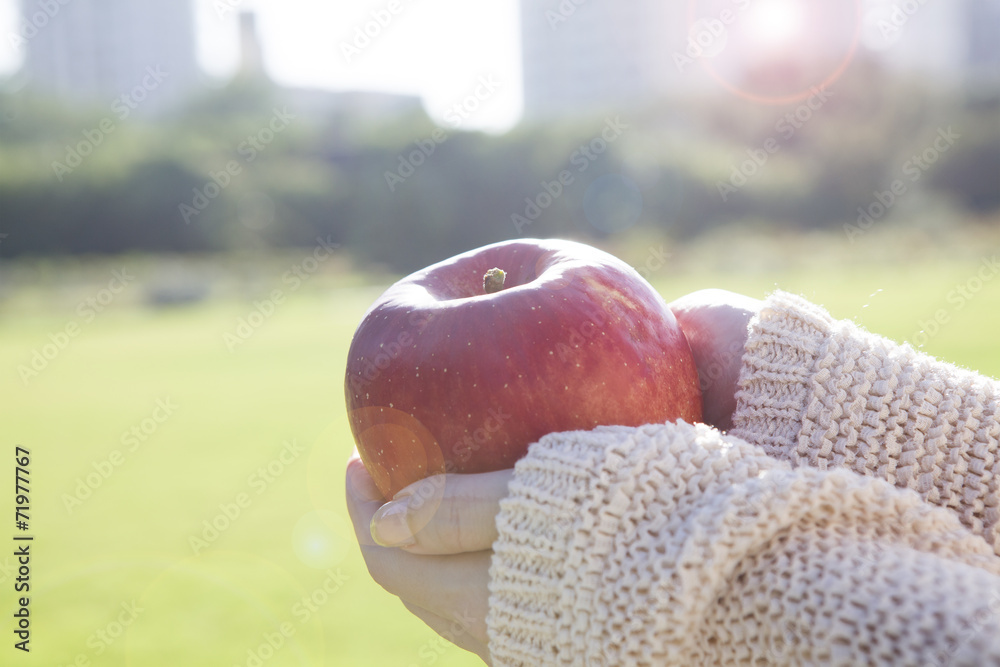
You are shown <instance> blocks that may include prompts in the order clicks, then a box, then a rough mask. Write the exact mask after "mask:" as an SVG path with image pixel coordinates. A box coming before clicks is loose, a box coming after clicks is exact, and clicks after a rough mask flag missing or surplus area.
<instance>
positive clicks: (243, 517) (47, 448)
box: [0, 245, 1000, 667]
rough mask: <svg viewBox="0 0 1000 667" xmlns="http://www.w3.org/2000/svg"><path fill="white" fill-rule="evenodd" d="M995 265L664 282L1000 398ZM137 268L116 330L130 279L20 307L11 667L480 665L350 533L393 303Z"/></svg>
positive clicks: (5, 332)
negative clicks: (376, 332) (19, 613)
mask: <svg viewBox="0 0 1000 667" xmlns="http://www.w3.org/2000/svg"><path fill="white" fill-rule="evenodd" d="M993 248H996V246H995V245H994V246H993ZM989 250H990V248H987V247H982V248H972V249H971V250H970V251H969V252H968V253H966V254H965V255H963V256H960V257H958V256H952V257H951V258H950V259H932V258H930V257H924V258H923V259H916V260H910V261H906V262H898V261H893V262H879V261H874V260H871V261H854V262H822V261H815V262H808V261H805V262H796V263H791V264H788V265H784V266H770V267H769V266H760V265H757V266H749V265H747V266H742V267H735V266H717V265H711V264H710V263H705V264H702V265H697V264H696V263H695V262H688V263H687V264H685V265H684V266H683V270H680V269H676V270H668V269H664V270H662V271H659V272H652V273H651V278H652V280H653V282H654V283H655V284H656V286H657V287H658V288H659V289H660V290H661V291H662V293H663V294H664V295H665V297H666V298H667V299H668V300H669V299H670V298H673V297H675V296H679V295H681V294H683V293H685V292H687V291H690V290H693V289H697V288H700V287H710V286H711V287H723V288H728V289H733V290H737V291H741V292H743V293H746V294H750V295H753V296H764V295H765V294H766V293H768V292H770V291H772V290H773V289H775V288H782V289H786V290H790V291H794V292H798V293H801V294H803V295H805V296H806V297H808V298H809V299H811V300H813V301H814V302H817V303H819V304H822V305H824V306H826V307H827V308H828V309H829V310H830V311H831V313H832V314H833V315H834V316H835V317H838V318H850V319H853V320H855V321H857V322H859V323H861V324H863V325H864V326H866V327H867V328H869V329H870V330H872V331H875V332H877V333H880V334H883V335H886V336H888V337H890V338H893V339H897V340H904V339H905V340H911V341H913V342H914V343H922V344H923V345H922V348H923V349H924V350H925V351H926V352H928V353H931V354H935V355H937V356H940V357H942V358H944V359H947V360H949V361H953V362H955V363H958V364H960V365H963V366H966V367H970V368H973V369H976V370H979V371H981V372H983V373H985V374H988V375H992V376H994V377H997V376H1000V346H998V344H997V331H998V330H1000V279H996V277H993V276H991V277H990V279H984V276H985V275H986V271H985V269H983V268H982V267H983V266H985V265H984V264H983V259H982V258H983V257H985V256H992V255H991V254H989V255H988V251H989ZM124 261H125V262H126V263H127V262H129V261H133V260H124ZM134 261H136V262H140V263H139V265H138V266H139V269H137V273H138V274H139V276H140V277H139V278H138V279H137V281H136V282H135V284H131V285H129V286H128V287H127V288H125V289H124V290H123V291H122V293H121V295H118V296H116V298H115V299H114V300H113V301H112V302H111V303H109V304H108V305H107V306H106V307H104V306H102V312H101V313H99V314H96V316H94V317H93V318H92V321H91V320H90V319H89V318H90V316H91V313H90V311H88V310H87V307H83V309H82V310H81V309H80V308H81V307H80V306H79V304H80V303H86V301H85V299H86V298H88V297H92V298H94V297H95V295H99V294H100V290H101V289H102V286H104V285H106V284H107V282H108V279H110V277H111V274H110V270H111V269H112V268H114V267H113V265H104V264H100V263H98V264H87V265H86V267H85V268H84V269H81V268H80V267H77V268H76V269H75V273H73V274H72V275H73V276H76V277H78V278H79V279H76V278H73V279H61V278H60V275H61V274H60V269H59V267H49V268H45V269H44V270H43V269H38V268H37V267H36V268H31V269H30V270H27V269H26V270H25V273H24V274H22V275H28V276H29V277H30V276H35V277H40V279H39V281H38V284H35V282H33V281H32V280H26V281H22V282H20V283H18V284H16V285H14V286H12V287H9V289H7V291H6V292H5V294H6V298H5V299H4V300H2V301H0V404H2V405H3V412H2V423H3V427H2V429H0V433H2V438H0V444H2V449H0V451H2V453H3V457H2V459H3V460H4V461H5V463H4V464H3V465H4V466H6V468H4V469H3V470H2V472H0V478H2V479H3V482H2V483H0V494H2V495H0V497H2V498H3V504H2V507H3V508H4V512H5V514H4V516H5V517H6V521H7V523H6V528H5V529H4V530H3V531H2V532H0V540H3V541H5V542H6V545H5V546H3V548H2V549H0V554H3V555H0V589H2V590H3V597H2V600H3V607H4V618H5V619H6V620H5V621H4V623H3V633H2V635H0V636H3V637H4V638H5V639H4V646H3V647H2V648H0V656H2V657H0V663H2V664H4V665H22V664H23V665H45V666H47V667H48V666H53V665H60V666H62V665H102V666H103V665H107V666H119V665H130V666H142V667H147V666H149V667H152V666H158V665H164V666H166V665H169V666H171V667H173V666H177V665H219V666H225V667H228V666H230V665H268V666H272V665H273V666H278V665H377V666H379V667H382V666H396V665H398V666H400V667H410V666H419V667H425V666H429V665H439V666H451V667H454V666H459V665H476V664H479V661H478V660H477V659H475V658H473V657H472V656H470V655H468V654H465V653H464V652H463V651H461V650H459V649H457V648H453V647H451V646H446V645H445V644H444V643H443V641H442V640H440V639H439V638H438V637H437V636H436V635H435V634H433V633H432V632H431V631H430V630H428V629H426V628H425V627H424V626H423V625H422V624H421V623H420V622H419V621H417V620H415V619H414V618H412V617H411V616H410V615H409V614H408V613H407V612H406V611H405V610H404V609H403V607H402V605H401V604H400V603H399V602H398V601H397V600H396V599H395V598H393V597H392V596H390V595H389V594H387V593H385V592H384V591H382V590H381V589H380V588H379V587H378V586H377V585H376V584H374V583H373V582H372V581H371V580H370V579H369V577H368V575H367V571H366V569H365V567H364V563H363V562H362V560H361V557H360V554H359V552H358V550H357V547H356V546H355V543H354V540H353V535H352V533H351V532H350V531H349V528H348V523H347V518H346V509H345V507H344V503H343V479H342V476H343V464H344V462H345V460H346V458H347V457H348V454H349V453H350V451H351V448H352V440H351V436H350V433H349V431H348V428H347V424H346V419H345V412H344V407H343V388H342V382H343V380H342V378H343V372H344V362H345V357H346V352H347V346H348V343H349V341H350V337H351V335H352V333H353V331H354V328H355V326H356V325H357V323H358V322H359V320H360V318H361V316H362V314H363V313H364V311H365V309H366V308H367V307H368V306H369V305H370V303H371V302H372V300H373V299H374V298H375V297H376V296H377V295H378V293H379V291H380V289H381V287H384V284H385V283H382V284H381V285H380V284H377V282H376V284H374V285H368V286H366V285H365V284H363V283H362V282H361V281H359V280H357V279H354V278H352V277H350V276H347V275H344V274H340V273H330V274H329V275H327V274H323V275H317V276H316V277H315V278H314V279H313V280H312V281H311V282H310V283H309V284H308V285H306V286H304V287H303V288H302V289H298V290H295V291H292V290H291V289H289V285H288V283H282V280H281V275H282V272H281V271H282V270H281V266H278V267H277V269H275V271H274V272H273V273H268V270H262V279H261V280H258V281H257V282H256V283H253V286H252V287H246V288H245V289H244V290H243V291H242V292H238V291H228V292H225V293H224V294H222V295H221V296H216V297H213V298H210V299H208V300H205V301H201V302H199V303H196V304H194V305H190V306H177V307H171V308H152V307H149V306H146V305H144V304H143V299H142V298H141V296H142V290H143V285H144V282H143V281H144V280H145V278H144V276H145V277H148V276H149V275H151V271H146V270H145V269H144V268H143V267H145V266H146V264H143V263H142V261H145V260H142V261H140V260H134ZM977 272H978V273H979V276H980V277H978V279H977ZM258 277H260V276H258ZM959 287H961V288H962V289H964V290H965V293H966V294H967V295H968V298H965V297H964V296H962V297H960V296H959V295H960V294H961V293H960V292H957V291H956V290H957V289H958V288H959ZM275 288H277V289H282V290H283V292H282V296H283V299H282V301H281V303H279V304H277V305H276V307H275V308H274V312H273V314H271V315H270V316H269V317H267V318H266V319H264V320H263V323H262V324H261V326H259V327H258V328H256V329H255V330H254V331H253V333H252V335H251V336H250V337H249V338H248V339H246V340H245V341H243V340H242V339H240V340H241V342H240V343H239V344H237V345H235V346H234V349H232V350H230V349H229V346H233V343H232V340H233V339H231V338H228V339H227V336H226V334H227V333H229V334H233V333H234V332H235V331H236V329H237V324H238V322H239V320H240V318H247V317H248V315H249V313H251V311H252V309H253V308H254V305H253V302H254V300H260V299H262V298H264V297H265V296H267V295H268V294H269V293H270V292H271V291H272V290H273V289H275ZM973 288H976V289H975V290H974V291H973ZM935 316H937V324H936V329H937V330H936V331H933V332H932V328H933V327H931V326H929V322H931V321H932V320H934V319H935ZM73 323H75V325H76V327H74V326H72V324H73ZM77 327H78V329H77ZM921 330H923V331H924V332H925V333H924V335H920V333H919V332H920V331H921ZM70 331H75V332H76V335H74V336H71V337H70V335H69V333H67V332H70ZM60 332H62V333H64V334H65V335H66V337H68V338H69V343H68V345H66V347H65V349H61V350H58V352H56V353H54V354H50V355H49V356H51V357H52V358H51V359H45V362H46V363H45V364H44V368H42V369H41V370H39V371H38V373H37V375H31V374H29V373H25V369H30V368H31V364H32V359H33V355H34V353H35V352H38V353H39V354H40V355H42V357H41V358H42V359H44V358H45V353H46V352H48V353H53V350H55V349H57V347H58V345H57V343H58V341H59V340H60V335H59V334H60ZM932 333H933V335H932ZM53 338H54V339H55V341H56V342H53ZM925 339H926V340H925ZM227 340H228V343H229V346H227ZM46 346H50V347H48V348H46ZM42 365H43V364H42V363H41V362H39V361H38V360H37V359H36V366H42ZM16 446H21V447H25V448H27V449H29V450H30V452H31V463H30V476H31V509H30V528H29V530H28V531H27V532H26V533H25V534H30V535H33V536H34V541H33V542H32V543H31V564H30V566H31V574H30V576H31V580H30V585H31V592H30V596H31V600H30V607H29V609H30V614H31V616H30V622H31V642H30V648H31V652H30V654H23V653H21V652H20V651H17V650H15V649H14V647H13V644H14V641H15V638H14V635H13V634H12V632H11V630H12V628H13V618H12V614H13V612H14V611H15V610H16V608H17V607H16V606H15V605H16V603H15V602H14V597H15V595H14V585H15V583H16V577H17V576H18V575H17V564H16V562H15V558H14V557H13V555H12V554H13V552H14V548H15V547H14V544H15V543H14V541H13V539H12V538H13V536H14V535H15V534H21V531H18V530H16V528H15V526H14V519H15V517H14V514H15V510H14V490H13V486H14V484H13V478H14V466H15V463H14V458H15V447H16ZM213 523H214V524H215V525H214V526H213V525H212V524H213ZM193 540H194V541H193Z"/></svg>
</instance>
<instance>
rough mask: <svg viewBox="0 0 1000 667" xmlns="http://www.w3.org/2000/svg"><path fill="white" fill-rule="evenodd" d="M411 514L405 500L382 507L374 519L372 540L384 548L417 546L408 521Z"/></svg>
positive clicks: (394, 501)
mask: <svg viewBox="0 0 1000 667" xmlns="http://www.w3.org/2000/svg"><path fill="white" fill-rule="evenodd" d="M409 513H410V506H409V503H408V502H407V501H406V499H405V498H404V499H401V500H392V501H390V502H387V503H386V504H385V505H382V507H380V508H378V511H376V512H375V515H374V516H373V517H372V523H371V533H372V539H373V540H375V542H376V543H377V544H379V545H381V546H383V547H408V546H410V545H411V544H416V542H417V540H416V539H415V538H414V537H413V533H412V532H411V531H410V524H409V522H408V521H407V516H408V515H409Z"/></svg>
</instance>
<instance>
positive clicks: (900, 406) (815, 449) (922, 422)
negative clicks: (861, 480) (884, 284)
mask: <svg viewBox="0 0 1000 667" xmlns="http://www.w3.org/2000/svg"><path fill="white" fill-rule="evenodd" d="M733 423H734V427H733V429H732V430H731V431H730V432H731V433H732V434H734V435H736V436H738V437H740V438H743V439H745V440H747V441H748V442H752V443H754V444H759V445H761V446H762V447H763V448H764V451H765V452H767V453H768V454H770V455H771V456H774V457H776V458H780V459H783V460H786V461H789V462H790V463H791V464H792V465H793V466H803V465H805V466H811V467H815V468H819V469H820V470H828V469H832V468H845V469H847V470H852V471H854V472H856V473H860V474H862V475H866V476H868V477H876V478H879V479H884V480H887V481H888V482H890V483H892V484H894V485H896V486H898V487H902V488H908V489H913V490H914V491H916V492H917V493H918V494H920V496H921V497H922V498H923V499H924V500H926V501H927V502H930V503H933V504H935V505H939V506H941V507H946V508H948V509H949V510H951V511H952V512H954V513H955V514H956V515H957V516H958V517H959V519H960V520H961V521H962V523H963V524H964V525H965V526H967V527H968V528H969V529H970V530H972V531H973V532H974V533H976V534H978V535H981V536H982V537H983V538H984V539H985V540H986V541H987V542H989V543H990V544H991V545H992V546H993V548H994V551H995V553H997V554H1000V388H998V383H997V382H996V381H995V380H991V379H988V378H984V377H982V376H980V375H977V374H975V373H972V372H969V371H966V370H963V369H960V368H957V367H956V366H953V365H951V364H947V363H943V362H941V361H938V360H937V359H934V358H933V357H930V356H928V355H925V354H922V353H920V352H917V351H916V350H914V349H913V348H912V347H909V346H908V345H897V344H895V343H892V342H891V341H889V340H887V339H885V338H882V337H880V336H876V335H874V334H871V333H869V332H867V331H864V330H862V329H860V328H859V327H857V326H855V325H854V324H853V323H851V322H845V321H835V320H833V319H832V318H831V317H830V316H829V314H827V313H826V311H824V310H823V309H821V308H819V307H817V306H815V305H812V304H810V303H808V302H807V301H805V300H803V299H801V298H799V297H795V296H793V295H790V294H787V293H783V292H778V293H775V294H774V295H772V296H771V297H770V298H768V300H767V301H766V302H765V307H764V308H763V310H762V311H761V313H760V314H759V315H758V317H756V318H755V319H754V320H753V321H752V322H751V324H750V331H749V338H748V340H747V344H746V352H745V355H744V358H743V365H742V370H741V376H740V390H739V392H738V394H737V409H736V413H735V415H734V416H733Z"/></svg>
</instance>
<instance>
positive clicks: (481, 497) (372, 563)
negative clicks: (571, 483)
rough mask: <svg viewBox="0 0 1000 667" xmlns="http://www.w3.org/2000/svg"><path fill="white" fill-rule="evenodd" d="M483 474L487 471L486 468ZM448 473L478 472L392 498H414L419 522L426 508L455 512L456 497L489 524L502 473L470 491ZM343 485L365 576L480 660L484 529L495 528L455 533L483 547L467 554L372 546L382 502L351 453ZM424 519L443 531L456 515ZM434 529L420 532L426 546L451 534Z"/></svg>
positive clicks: (486, 554)
mask: <svg viewBox="0 0 1000 667" xmlns="http://www.w3.org/2000/svg"><path fill="white" fill-rule="evenodd" d="M490 475H491V476H493V474H492V473H491V474H490ZM452 477H459V478H461V477H466V478H478V477H482V476H481V475H464V476H463V475H457V476H448V479H447V480H444V479H443V478H439V479H438V480H436V481H435V480H432V482H431V483H428V484H427V485H424V486H423V487H418V486H417V485H412V486H411V487H408V488H407V489H404V490H403V491H402V492H400V493H401V494H403V493H407V492H409V494H408V495H407V496H403V497H402V498H401V499H400V500H401V501H403V502H409V501H408V500H406V499H407V498H411V497H416V498H418V499H420V502H419V503H418V502H416V501H414V502H413V510H414V516H415V517H417V519H416V520H417V521H422V520H423V517H424V516H425V514H426V513H427V512H428V511H429V508H430V507H432V506H433V507H438V508H442V507H443V508H452V510H455V511H457V510H458V509H463V508H464V505H463V502H464V501H468V502H469V503H470V506H472V507H476V508H477V509H476V511H475V512H474V513H475V515H477V516H479V517H481V518H482V519H483V521H486V519H487V518H488V520H489V522H490V523H492V522H493V520H494V519H493V517H494V516H495V513H496V512H495V511H493V514H490V510H489V509H488V507H490V506H492V505H495V504H496V503H498V502H499V498H500V497H502V495H503V493H505V492H506V481H505V480H504V479H503V476H495V477H496V478H495V479H489V478H487V479H486V480H484V483H483V484H481V485H480V486H481V488H479V489H478V491H475V490H474V489H475V488H476V485H475V484H474V483H473V482H468V481H466V482H453V480H452ZM501 482H502V483H501ZM435 484H436V485H435ZM346 487H347V506H348V510H349V512H350V515H351V521H352V522H353V524H354V531H355V534H356V535H357V538H358V542H359V543H360V544H361V553H362V556H363V557H364V559H365V564H366V565H367V566H368V571H369V573H370V574H371V576H372V578H373V579H374V580H375V581H376V582H377V583H378V584H379V585H381V586H382V587H383V588H385V589H386V590H387V591H388V592H389V593H392V594H393V595H396V596H398V597H399V598H400V599H401V600H402V601H403V603H404V604H405V605H407V607H408V608H410V607H412V608H414V609H419V610H422V611H421V612H420V613H418V614H417V615H418V616H420V617H421V618H422V619H424V620H425V621H426V622H427V623H428V624H429V625H431V627H433V628H434V629H435V630H438V632H439V633H440V634H441V635H442V636H444V637H445V638H447V639H450V637H449V636H448V635H446V634H445V633H444V630H450V631H452V632H451V634H453V635H455V637H456V640H457V641H456V640H452V641H455V642H456V643H457V644H458V645H459V646H462V647H463V648H467V649H468V650H471V651H474V652H475V653H477V654H478V655H480V656H481V657H483V659H484V660H488V651H487V650H486V645H487V637H486V614H487V611H488V607H489V604H488V601H489V568H490V559H491V556H492V552H491V551H489V550H488V547H489V545H491V544H492V540H491V539H490V538H489V535H488V533H491V532H495V527H494V528H492V529H490V530H489V531H487V530H485V529H483V530H478V529H469V530H467V534H468V535H473V534H477V535H478V537H476V538H474V539H472V540H471V541H469V540H467V539H463V538H459V539H457V540H454V541H453V543H455V544H461V545H467V544H480V543H483V542H485V543H486V545H487V550H477V551H472V552H469V553H451V554H448V555H434V556H429V555H422V554H417V553H409V552H408V551H406V550H403V549H396V548H388V547H384V546H379V545H378V544H376V543H375V541H374V540H373V539H372V536H371V532H370V531H371V524H372V517H373V516H374V515H375V514H376V512H378V511H379V508H380V507H382V506H383V501H382V497H381V495H380V494H379V492H378V489H377V488H376V487H375V485H374V483H373V482H372V480H371V477H370V475H368V473H367V471H366V470H365V469H364V466H363V465H362V464H361V461H360V460H358V459H356V458H355V459H352V460H351V461H349V462H348V465H347V480H346ZM487 489H489V491H488V492H487V491H486V490H487ZM494 497H495V498H496V499H495V501H494V500H493V498H494ZM396 502H397V503H399V502H400V501H396ZM390 504H391V503H390ZM401 505H402V503H401ZM401 505H397V506H401ZM418 505H419V506H418ZM432 524H433V525H435V526H438V527H439V528H440V530H441V531H445V530H446V529H447V527H448V526H450V525H452V524H455V525H463V520H461V519H457V520H445V519H440V520H439V519H438V518H437V517H436V516H435V513H431V515H430V517H429V518H428V519H427V522H426V525H428V526H429V525H432ZM435 531H436V529H434V530H431V531H430V532H428V535H432V536H436V537H434V538H433V539H432V540H431V539H429V540H427V543H428V544H432V545H433V544H443V543H446V542H448V541H449V540H450V539H451V538H444V537H442V536H441V535H439V534H438V533H437V532H435ZM422 534H423V531H418V535H422ZM434 540H436V542H435V541H434ZM419 544H423V543H418V542H416V541H415V542H414V546H418V545H419ZM415 613H416V612H415ZM458 628H461V629H462V632H461V633H458V632H457V629H458Z"/></svg>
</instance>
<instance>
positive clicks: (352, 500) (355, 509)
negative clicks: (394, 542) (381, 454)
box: [345, 456, 384, 546]
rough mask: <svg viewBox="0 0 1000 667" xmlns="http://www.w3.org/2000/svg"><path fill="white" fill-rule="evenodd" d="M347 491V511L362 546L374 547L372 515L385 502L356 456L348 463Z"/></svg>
mask: <svg viewBox="0 0 1000 667" xmlns="http://www.w3.org/2000/svg"><path fill="white" fill-rule="evenodd" d="M345 487H346V491H347V511H348V513H349V514H350V515H351V522H352V523H353V524H354V533H355V535H356V536H357V538H358V544H360V545H361V546H372V545H374V544H375V540H373V539H372V536H371V530H370V528H369V525H370V524H371V520H372V515H373V514H375V511H376V510H378V508H379V507H381V506H382V503H383V502H384V500H383V498H382V494H381V493H380V492H379V490H378V487H376V486H375V482H374V481H373V480H372V478H371V475H369V474H368V471H367V470H365V467H364V465H363V464H362V463H361V459H359V458H357V457H356V456H355V457H354V458H352V459H351V460H350V461H348V462H347V480H346V483H345Z"/></svg>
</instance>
